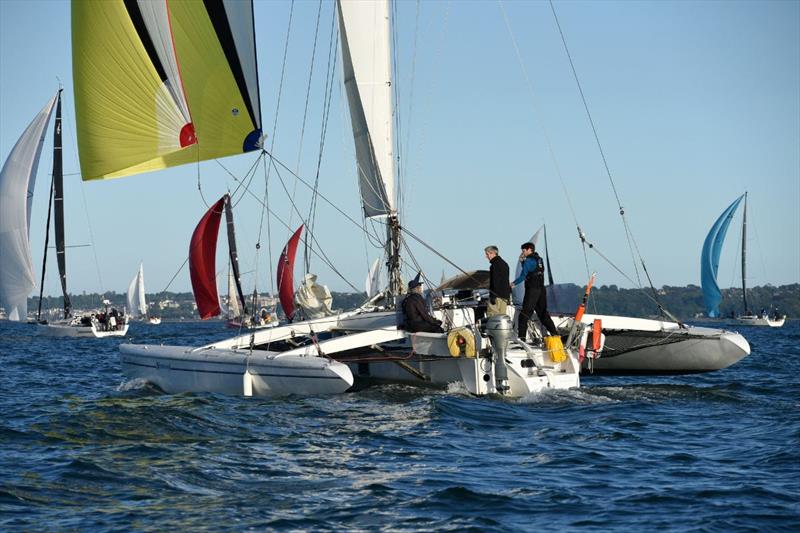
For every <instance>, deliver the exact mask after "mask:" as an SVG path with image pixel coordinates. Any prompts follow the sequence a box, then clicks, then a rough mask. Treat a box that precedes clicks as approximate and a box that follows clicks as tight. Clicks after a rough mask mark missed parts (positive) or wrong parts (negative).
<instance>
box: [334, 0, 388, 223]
mask: <svg viewBox="0 0 800 533" xmlns="http://www.w3.org/2000/svg"><path fill="white" fill-rule="evenodd" d="M337 4H338V7H339V34H340V38H341V43H342V67H343V69H344V86H345V90H346V92H347V102H348V106H349V108H350V121H351V123H352V127H353V137H354V138H355V145H356V159H357V162H358V184H359V188H360V190H361V201H362V203H363V205H364V214H365V215H366V216H368V217H376V216H386V215H390V214H393V213H395V212H396V208H395V198H394V195H395V192H394V189H395V184H394V182H395V164H394V123H393V117H392V58H391V44H390V42H391V41H390V39H391V28H390V24H389V2H388V0H375V1H370V2H364V1H357V0H339V1H338V2H337Z"/></svg>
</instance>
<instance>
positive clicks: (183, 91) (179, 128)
mask: <svg viewBox="0 0 800 533" xmlns="http://www.w3.org/2000/svg"><path fill="white" fill-rule="evenodd" d="M72 54H73V60H72V64H73V79H74V87H75V108H76V115H77V126H78V148H79V152H80V161H81V171H82V175H83V179H84V180H94V179H105V178H115V177H122V176H128V175H132V174H137V173H140V172H149V171H152V170H158V169H162V168H167V167H172V166H176V165H182V164H186V163H192V162H197V161H202V160H207V159H214V158H220V157H225V156H229V155H234V154H240V153H243V152H248V151H252V150H256V149H258V148H259V147H260V145H261V110H260V103H259V88H258V71H257V65H256V50H255V29H254V24H253V5H252V1H249V0H235V1H234V0H204V1H202V2H200V1H194V2H168V1H160V2H155V1H149V0H74V1H73V2H72Z"/></svg>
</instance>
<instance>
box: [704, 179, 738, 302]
mask: <svg viewBox="0 0 800 533" xmlns="http://www.w3.org/2000/svg"><path fill="white" fill-rule="evenodd" d="M742 198H744V195H742V196H740V197H739V198H737V199H736V200H734V202H733V203H732V204H731V205H729V206H728V208H727V209H725V211H723V212H722V214H721V215H720V216H719V218H718V219H717V221H716V222H714V225H713V226H711V231H709V232H708V235H707V236H706V240H705V242H704V243H703V251H702V253H701V254H700V284H701V285H702V287H703V301H704V302H705V305H706V315H707V316H709V317H712V318H716V317H719V303H720V302H721V301H722V293H721V292H720V290H719V285H718V284H717V271H718V270H719V257H720V254H721V252H722V243H723V242H725V235H726V234H727V233H728V226H730V223H731V220H732V219H733V214H734V213H735V212H736V209H737V208H738V207H739V204H740V203H741V201H742Z"/></svg>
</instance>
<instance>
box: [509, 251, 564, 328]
mask: <svg viewBox="0 0 800 533" xmlns="http://www.w3.org/2000/svg"><path fill="white" fill-rule="evenodd" d="M520 248H521V249H522V253H521V254H520V256H519V260H520V261H522V272H521V273H520V275H519V277H518V278H517V279H515V280H514V282H513V283H512V284H511V287H512V288H513V287H514V286H515V285H519V284H520V283H522V282H523V281H524V282H525V297H524V298H523V299H522V310H521V311H520V313H519V323H518V324H517V331H518V334H519V338H520V339H522V340H523V341H524V340H525V338H526V334H527V333H528V321H529V320H530V319H531V315H532V314H533V312H534V311H536V315H537V316H538V317H539V321H540V322H541V323H542V325H544V327H545V328H547V331H548V332H549V333H550V335H558V330H557V329H556V325H555V324H553V319H552V318H550V313H548V312H547V291H546V290H545V287H544V261H543V260H542V258H541V257H540V256H539V254H537V253H536V247H534V245H533V243H530V242H526V243H525V244H523V245H522V246H520Z"/></svg>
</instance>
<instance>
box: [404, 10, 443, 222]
mask: <svg viewBox="0 0 800 533" xmlns="http://www.w3.org/2000/svg"><path fill="white" fill-rule="evenodd" d="M451 3H452V2H451V0H447V2H445V4H444V14H443V16H442V22H441V24H440V25H439V26H438V28H440V31H439V34H438V39H437V42H436V47H435V49H434V52H433V59H432V61H431V66H432V71H433V72H435V73H437V74H438V73H440V72H443V71H444V69H443V68H441V66H442V56H443V55H444V48H445V46H444V41H445V38H446V36H447V32H448V30H449V29H450V26H449V21H450V7H451ZM428 5H431V4H428ZM433 24H434V20H433V17H431V18H430V22H429V23H428V27H427V29H426V31H423V33H425V34H427V33H428V32H429V31H432V28H433ZM441 79H442V76H432V80H431V82H430V83H429V84H428V85H427V93H428V96H429V97H430V95H431V94H433V93H436V92H437V90H438V88H439V84H440V81H441ZM426 103H427V108H428V110H430V107H431V102H430V98H429V99H428V100H427V102H426ZM430 116H431V113H425V110H424V109H423V111H422V117H423V118H422V126H421V127H420V133H419V135H418V136H417V137H416V139H417V142H416V146H417V148H416V150H417V152H416V153H417V157H416V158H414V159H413V160H414V161H415V162H416V165H415V167H416V171H415V172H413V173H412V175H415V176H416V175H419V174H420V173H421V172H422V160H423V154H424V153H425V149H426V147H427V145H428V144H427V136H428V128H429V126H430ZM409 133H410V132H409ZM413 186H414V183H413V182H412V181H409V182H408V183H406V187H404V189H406V188H407V189H408V191H405V190H404V192H403V197H402V202H403V212H404V213H405V217H408V215H409V212H408V211H406V210H405V198H406V197H407V196H411V197H413V196H414V195H413V193H412V188H413ZM412 206H413V204H412Z"/></svg>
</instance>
